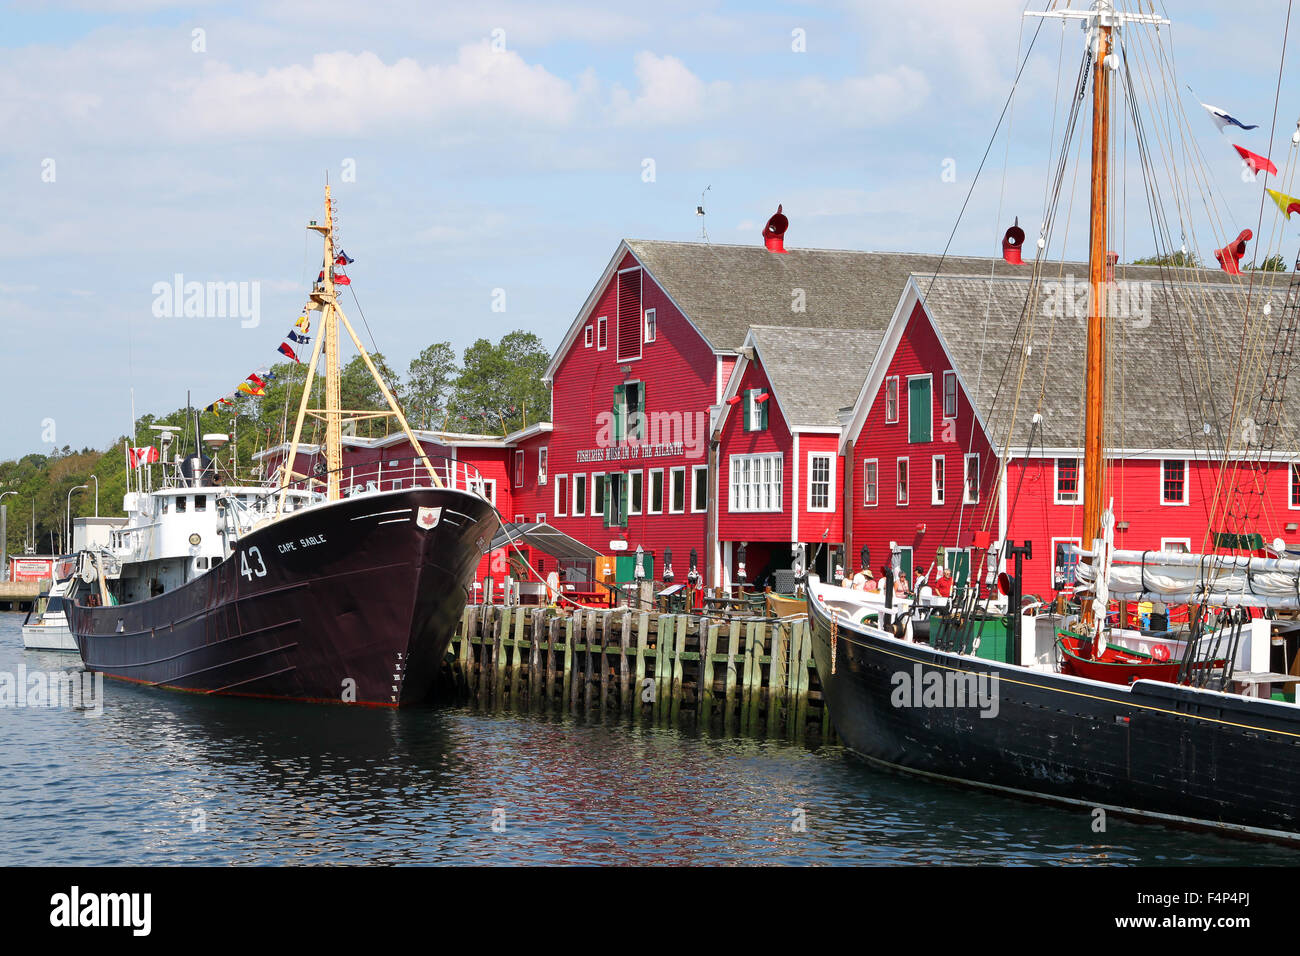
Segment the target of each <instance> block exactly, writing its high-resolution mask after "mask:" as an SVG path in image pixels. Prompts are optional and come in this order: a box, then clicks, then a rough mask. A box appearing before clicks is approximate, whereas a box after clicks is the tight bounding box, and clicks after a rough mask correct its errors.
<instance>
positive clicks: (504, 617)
mask: <svg viewBox="0 0 1300 956" xmlns="http://www.w3.org/2000/svg"><path fill="white" fill-rule="evenodd" d="M811 647H812V645H811V641H810V638H809V631H808V622H807V619H806V618H802V617H800V618H788V619H785V620H781V621H773V620H765V619H759V618H749V619H740V618H731V619H722V618H709V617H704V618H701V617H698V616H694V615H684V614H658V613H654V612H649V611H633V610H629V609H628V608H611V609H600V610H580V611H575V612H572V613H560V612H558V611H556V610H555V609H553V608H540V607H484V606H471V607H469V608H466V610H465V614H464V616H463V617H462V619H461V626H460V628H459V629H458V631H457V634H456V636H455V638H453V640H452V645H451V649H450V651H449V652H448V661H447V663H446V665H445V668H444V675H443V676H444V689H445V692H447V693H449V694H450V695H451V696H452V697H453V698H455V699H458V700H462V701H469V702H472V703H474V704H475V705H477V706H484V707H492V708H500V709H510V710H532V711H538V710H540V711H552V712H553V711H566V712H569V713H578V714H585V715H587V716H588V717H591V716H597V717H599V716H618V717H621V718H625V719H640V720H646V721H652V722H653V723H655V724H657V725H662V726H686V727H698V728H701V729H712V730H720V731H722V732H723V733H726V734H745V735H763V736H779V737H785V738H789V739H800V740H802V739H807V738H814V739H820V740H828V739H830V737H831V736H832V731H831V727H830V721H829V713H828V712H827V710H826V708H825V707H824V706H823V703H822V695H821V684H820V682H819V681H818V679H817V673H816V669H815V667H814V666H813V661H812V653H811ZM444 699H446V698H444Z"/></svg>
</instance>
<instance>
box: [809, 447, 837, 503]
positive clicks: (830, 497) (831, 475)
mask: <svg viewBox="0 0 1300 956" xmlns="http://www.w3.org/2000/svg"><path fill="white" fill-rule="evenodd" d="M814 458H825V459H826V506H825V507H813V459H814ZM835 458H836V456H835V455H834V454H833V453H832V452H828V451H810V452H808V494H807V504H808V510H809V511H816V512H819V513H825V512H831V511H834V510H835Z"/></svg>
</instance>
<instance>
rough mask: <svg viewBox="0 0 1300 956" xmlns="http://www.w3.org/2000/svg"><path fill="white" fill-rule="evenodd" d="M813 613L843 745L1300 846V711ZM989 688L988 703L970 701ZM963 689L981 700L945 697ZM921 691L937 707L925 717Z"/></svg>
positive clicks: (822, 609) (936, 773)
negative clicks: (930, 642)
mask: <svg viewBox="0 0 1300 956" xmlns="http://www.w3.org/2000/svg"><path fill="white" fill-rule="evenodd" d="M808 614H809V621H810V625H811V630H812V634H813V653H814V656H815V659H816V663H817V671H818V674H819V676H820V678H821V682H822V686H823V688H824V694H825V699H826V702H827V705H828V706H829V707H830V713H831V720H832V721H833V723H834V725H835V729H836V732H837V733H838V734H839V735H840V737H841V739H843V741H844V742H845V744H846V745H847V746H848V747H849V749H851V750H852V751H854V752H856V753H857V754H859V755H861V756H863V757H866V758H868V759H869V760H871V761H873V762H878V763H882V764H885V765H888V766H889V767H892V768H895V769H898V770H903V771H906V772H910V773H915V774H920V775H925V776H930V777H935V778H940V779H943V780H946V781H949V782H954V783H959V784H964V785H970V786H976V787H981V788H988V789H992V790H998V791H1003V792H1007V793H1011V794H1016V795H1020V796H1024V797H1031V798H1038V799H1045V800H1049V801H1053V802H1058V803H1064V804H1071V805H1075V806H1079V807H1084V808H1089V809H1092V808H1103V809H1105V810H1107V811H1108V812H1112V813H1118V814H1122V815H1126V816H1127V815H1133V816H1142V817H1149V818H1155V819H1158V820H1162V821H1164V822H1167V823H1171V824H1176V825H1183V826H1194V827H1203V828H1207V829H1213V830H1217V831H1223V832H1230V833H1234V834H1240V835H1255V836H1260V837H1266V838H1271V839H1279V840H1286V841H1288V842H1295V841H1300V707H1294V706H1292V705H1289V704H1282V703H1276V702H1271V701H1266V700H1252V699H1249V698H1243V697H1239V696H1233V695H1224V694H1219V693H1215V692H1210V691H1197V690H1194V689H1192V688H1188V687H1182V686H1178V685H1174V684H1167V683H1161V682H1157V681H1145V680H1143V681H1137V682H1136V683H1134V684H1133V685H1132V686H1131V687H1121V686H1118V685H1112V684H1104V683H1100V682H1098V681H1092V680H1085V679H1082V678H1075V677H1069V676H1065V675H1061V674H1055V673H1045V672H1039V671H1033V670H1030V669H1028V668H1023V667H1013V666H1008V665H1005V664H999V663H996V662H993V661H986V660H982V659H979V658H975V657H968V656H965V655H960V654H953V653H947V652H943V651H938V650H935V649H933V648H930V647H928V646H925V645H920V644H913V643H909V642H905V641H901V640H897V639H895V638H892V637H889V636H887V635H884V634H883V633H880V632H875V631H872V630H868V629H866V628H863V627H859V626H855V625H853V624H851V623H849V622H848V621H847V620H846V618H844V617H839V618H838V619H837V621H836V622H835V628H834V635H832V627H831V621H830V617H829V611H828V609H827V607H826V606H825V605H823V604H821V603H820V602H818V601H816V600H809V602H808ZM833 638H834V647H835V655H834V657H835V659H834V664H833V665H832V651H831V648H832V639H833ZM899 675H906V677H905V678H904V677H901V676H899ZM995 676H996V678H997V682H996V685H994V684H993V678H994V677H995ZM918 681H919V684H918ZM939 682H942V683H939ZM981 682H982V686H983V688H984V690H985V692H986V693H985V696H984V697H983V698H981V697H980V696H979V694H978V691H975V688H978V687H979V686H980V685H981ZM958 684H964V685H965V689H966V690H969V691H974V693H965V694H964V699H963V696H954V695H952V694H949V695H948V696H943V695H942V692H940V691H939V690H937V688H938V687H940V686H947V685H953V686H954V687H956V686H957V685H958ZM918 686H919V687H920V688H921V689H922V690H917V688H918ZM926 687H930V688H932V693H933V694H934V695H936V696H934V697H932V698H930V699H931V700H937V701H940V702H939V703H938V704H929V705H927V704H926V702H925V701H926V698H925V696H924V688H926ZM994 700H995V701H996V704H995V706H994V704H993V701H994ZM982 703H983V704H986V705H987V706H982ZM918 704H919V706H918ZM982 713H987V714H989V716H981V714H982Z"/></svg>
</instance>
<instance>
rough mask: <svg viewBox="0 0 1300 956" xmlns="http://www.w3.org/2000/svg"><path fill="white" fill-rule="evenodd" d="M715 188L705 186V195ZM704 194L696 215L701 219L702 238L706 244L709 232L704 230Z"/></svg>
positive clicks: (701, 194) (696, 209) (696, 208)
mask: <svg viewBox="0 0 1300 956" xmlns="http://www.w3.org/2000/svg"><path fill="white" fill-rule="evenodd" d="M712 188H713V186H712V185H709V186H705V187H704V193H707V192H708V191H709V190H710V189H712ZM704 193H700V204H699V205H698V206H696V207H695V215H697V216H699V217H700V238H701V239H703V240H704V241H705V242H708V241H709V231H708V230H707V229H706V228H704Z"/></svg>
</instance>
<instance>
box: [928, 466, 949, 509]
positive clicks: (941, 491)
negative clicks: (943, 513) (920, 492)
mask: <svg viewBox="0 0 1300 956" xmlns="http://www.w3.org/2000/svg"><path fill="white" fill-rule="evenodd" d="M935 466H938V471H937V472H936V471H935ZM946 468H947V463H946V462H945V461H944V456H943V455H931V456H930V504H932V505H941V504H943V499H944V495H945V493H946V492H947V490H948V473H947V471H946ZM936 474H937V475H938V481H936V480H935V476H936Z"/></svg>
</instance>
